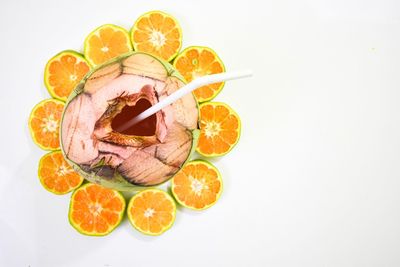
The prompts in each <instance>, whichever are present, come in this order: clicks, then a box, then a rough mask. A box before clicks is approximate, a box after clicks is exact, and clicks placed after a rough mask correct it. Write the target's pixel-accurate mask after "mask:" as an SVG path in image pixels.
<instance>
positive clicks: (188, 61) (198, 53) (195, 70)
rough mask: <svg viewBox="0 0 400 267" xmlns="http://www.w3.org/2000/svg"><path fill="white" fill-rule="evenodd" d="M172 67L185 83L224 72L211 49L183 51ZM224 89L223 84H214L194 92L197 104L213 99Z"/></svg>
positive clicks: (221, 64)
mask: <svg viewBox="0 0 400 267" xmlns="http://www.w3.org/2000/svg"><path fill="white" fill-rule="evenodd" d="M174 67H175V68H176V69H177V70H178V71H179V72H180V73H181V74H182V75H183V77H184V78H185V80H186V81H187V82H191V81H192V80H194V79H196V78H198V77H201V76H204V75H209V74H215V73H221V72H224V71H225V67H224V64H223V63H222V61H221V59H220V58H219V57H218V55H217V54H216V53H215V52H214V50H212V49H211V48H208V47H204V46H191V47H188V48H186V49H185V50H183V51H182V52H181V53H180V54H179V55H178V56H177V57H176V58H175V60H174ZM223 87H224V83H223V82H221V83H214V84H209V85H205V86H202V87H200V88H198V89H196V90H194V95H195V97H196V99H197V101H199V102H205V101H209V100H211V99H213V98H214V97H215V96H216V95H217V94H218V93H219V92H220V91H221V90H222V88H223Z"/></svg>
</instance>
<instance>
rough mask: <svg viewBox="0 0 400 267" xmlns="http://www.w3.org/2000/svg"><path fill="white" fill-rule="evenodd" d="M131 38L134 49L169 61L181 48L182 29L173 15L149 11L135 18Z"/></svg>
mask: <svg viewBox="0 0 400 267" xmlns="http://www.w3.org/2000/svg"><path fill="white" fill-rule="evenodd" d="M131 40H132V44H133V48H134V49H135V51H141V52H146V53H150V54H152V55H154V56H156V57H160V58H162V59H164V60H166V61H171V60H173V59H174V58H175V57H176V55H177V54H178V52H179V50H180V49H181V46H182V30H181V27H180V26H179V23H178V21H177V20H176V19H175V18H174V17H172V16H170V15H168V14H166V13H164V12H161V11H150V12H147V13H145V14H143V15H142V16H141V17H139V18H138V19H137V20H136V22H135V24H134V25H133V27H132V30H131Z"/></svg>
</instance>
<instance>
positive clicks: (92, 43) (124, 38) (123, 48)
mask: <svg viewBox="0 0 400 267" xmlns="http://www.w3.org/2000/svg"><path fill="white" fill-rule="evenodd" d="M83 50H84V55H85V58H86V59H87V61H89V63H90V64H91V65H92V66H96V65H99V64H102V63H104V62H106V61H108V60H110V59H112V58H114V57H117V56H119V55H122V54H124V53H127V52H129V51H132V44H131V41H130V40H129V33H128V31H127V30H125V29H124V28H121V27H119V26H116V25H113V24H105V25H102V26H100V27H98V28H97V29H95V30H94V31H92V32H91V33H90V34H89V35H88V36H87V37H86V39H85V44H84V48H83Z"/></svg>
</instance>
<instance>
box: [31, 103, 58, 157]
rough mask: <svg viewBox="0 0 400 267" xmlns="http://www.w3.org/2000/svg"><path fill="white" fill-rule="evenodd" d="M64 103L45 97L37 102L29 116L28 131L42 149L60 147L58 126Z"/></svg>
mask: <svg viewBox="0 0 400 267" xmlns="http://www.w3.org/2000/svg"><path fill="white" fill-rule="evenodd" d="M63 109H64V103H63V102H61V101H59V100H56V99H46V100H43V101H41V102H39V104H37V105H36V106H35V107H34V108H33V110H32V111H31V114H30V116H29V123H28V124H29V131H30V133H31V136H32V139H33V141H34V142H35V143H36V144H37V145H38V146H39V147H40V148H42V149H44V150H57V149H59V148H60V142H59V128H60V120H61V115H62V112H63Z"/></svg>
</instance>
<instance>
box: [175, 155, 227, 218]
mask: <svg viewBox="0 0 400 267" xmlns="http://www.w3.org/2000/svg"><path fill="white" fill-rule="evenodd" d="M221 192H222V179H221V174H220V173H219V171H218V169H217V168H216V167H214V166H213V165H212V164H211V163H209V162H207V161H204V160H194V161H191V162H189V163H187V164H186V165H185V166H184V167H183V168H182V169H181V170H180V171H179V172H178V173H177V174H176V175H175V176H174V178H173V179H172V194H173V195H174V197H175V199H176V201H177V202H178V203H179V204H181V205H182V206H184V207H187V208H190V209H194V210H204V209H207V208H209V207H211V206H212V205H214V204H215V203H216V202H217V200H218V198H219V197H220V195H221Z"/></svg>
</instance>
